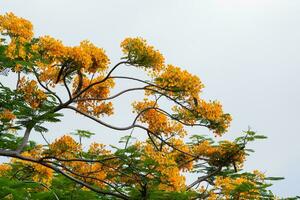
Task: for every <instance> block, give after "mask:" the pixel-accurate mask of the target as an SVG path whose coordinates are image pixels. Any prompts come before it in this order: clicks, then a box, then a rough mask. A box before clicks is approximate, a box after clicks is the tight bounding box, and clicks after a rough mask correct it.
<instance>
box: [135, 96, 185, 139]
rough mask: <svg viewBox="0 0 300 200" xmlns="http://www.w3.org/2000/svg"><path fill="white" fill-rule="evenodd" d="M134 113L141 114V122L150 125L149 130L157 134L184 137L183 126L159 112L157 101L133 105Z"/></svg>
mask: <svg viewBox="0 0 300 200" xmlns="http://www.w3.org/2000/svg"><path fill="white" fill-rule="evenodd" d="M133 108H134V112H136V113H138V114H139V113H141V114H140V117H139V121H140V122H142V123H146V124H148V129H149V130H150V131H151V132H152V133H155V134H163V135H165V136H170V135H177V136H180V137H183V136H185V135H186V131H185V130H184V127H183V125H182V124H180V123H179V122H177V121H174V120H170V119H168V117H167V116H166V114H164V113H162V112H161V111H159V110H157V108H158V106H157V105H156V103H155V101H150V100H148V99H144V101H142V102H135V103H133Z"/></svg>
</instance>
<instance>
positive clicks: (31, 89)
mask: <svg viewBox="0 0 300 200" xmlns="http://www.w3.org/2000/svg"><path fill="white" fill-rule="evenodd" d="M18 90H19V91H21V92H22V93H23V95H24V96H23V97H24V99H25V101H26V102H27V103H28V104H29V105H30V106H31V107H32V108H34V109H36V108H38V107H39V106H40V105H41V104H42V103H43V101H45V100H46V99H47V95H46V94H45V93H44V92H43V90H41V89H39V88H38V86H37V82H36V81H34V80H27V79H26V78H25V77H22V78H21V79H20V82H19V88H18Z"/></svg>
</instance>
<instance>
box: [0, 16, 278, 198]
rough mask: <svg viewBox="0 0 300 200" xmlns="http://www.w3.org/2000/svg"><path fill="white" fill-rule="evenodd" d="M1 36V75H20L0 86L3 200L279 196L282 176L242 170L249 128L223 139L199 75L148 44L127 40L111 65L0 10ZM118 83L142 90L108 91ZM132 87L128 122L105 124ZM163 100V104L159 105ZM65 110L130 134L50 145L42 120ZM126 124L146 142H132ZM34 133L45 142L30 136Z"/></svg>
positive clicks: (80, 133) (100, 53)
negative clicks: (123, 70)
mask: <svg viewBox="0 0 300 200" xmlns="http://www.w3.org/2000/svg"><path fill="white" fill-rule="evenodd" d="M0 39H1V43H0V71H1V76H11V77H17V78H15V79H13V78H12V80H15V84H14V85H15V87H11V86H8V85H4V84H3V83H2V82H0V156H6V157H10V158H11V159H10V161H9V162H8V163H2V164H0V198H2V199H84V198H86V199H178V200H179V199H180V200H181V199H208V200H214V199H241V200H242V199H277V197H276V196H275V195H274V194H273V193H272V192H271V191H270V190H269V189H268V188H269V187H270V186H271V185H272V184H271V181H273V180H278V179H281V178H278V177H267V176H266V175H265V174H264V173H262V172H260V171H258V170H254V171H252V172H246V171H245V170H244V169H243V164H244V162H245V160H246V157H247V156H248V155H249V154H250V153H251V152H253V150H251V149H249V148H247V144H248V143H249V142H253V141H255V140H258V139H265V138H266V137H265V136H262V135H257V134H256V133H255V132H254V131H251V130H246V131H244V132H242V133H241V136H240V137H238V138H236V139H234V140H233V141H228V140H222V139H221V136H222V135H223V134H225V133H226V132H227V130H228V128H229V125H230V122H231V120H232V118H231V115H230V114H228V113H226V112H225V111H223V108H222V105H221V103H220V102H219V101H211V100H205V99H204V98H202V96H201V92H202V91H203V89H204V84H203V83H202V82H201V80H200V79H199V77H198V76H196V75H193V74H191V73H189V72H188V71H186V70H183V69H181V68H180V67H177V66H174V65H171V64H166V63H165V59H164V57H163V55H162V54H161V53H160V52H159V51H158V50H156V49H155V48H154V47H153V46H151V45H149V44H148V43H147V42H146V40H144V39H142V38H139V37H136V38H126V39H124V40H123V41H122V42H121V44H120V47H121V49H122V52H123V55H122V56H121V59H120V62H118V63H116V64H115V65H112V64H111V62H110V60H109V57H108V56H107V55H106V53H105V51H104V49H102V48H99V47H97V46H95V45H94V44H93V43H91V42H90V41H87V40H84V41H82V42H80V44H79V45H78V46H66V45H64V44H63V43H62V41H60V40H57V39H55V38H53V37H51V36H41V37H34V33H33V26H32V24H31V23H30V22H29V21H28V20H26V19H23V18H21V17H18V16H15V15H14V14H13V13H6V14H4V15H0ZM119 67H132V68H134V69H135V70H139V71H145V72H146V74H147V76H148V79H149V80H145V79H140V78H138V77H133V76H126V74H119V75H118V73H117V70H116V69H117V68H119ZM118 80H126V81H131V82H133V83H136V84H137V85H139V86H136V87H131V88H127V89H125V90H121V91H119V92H117V93H115V94H111V90H112V88H114V86H115V84H116V81H118ZM141 84H142V85H143V86H140V85H141ZM62 91H63V92H62ZM137 91H144V95H145V97H144V99H143V100H140V101H134V102H131V103H132V104H131V106H132V111H133V113H134V114H135V118H134V119H132V120H130V119H128V118H126V117H125V116H124V121H128V126H125V127H117V126H115V125H113V124H111V123H109V122H106V121H104V120H103V117H105V116H110V117H113V115H114V107H113V100H114V99H116V98H120V97H121V96H122V95H123V94H125V93H134V92H137ZM165 102H168V103H167V104H166V105H169V107H168V108H165V107H166V106H163V107H160V105H165ZM124 106H125V104H124ZM128 106H130V104H129V105H128ZM63 110H72V111H74V119H76V117H77V116H78V115H82V116H84V117H86V118H88V119H90V120H92V121H94V122H95V123H98V124H100V125H102V126H104V127H108V128H110V129H112V130H117V131H123V132H124V133H128V131H129V132H130V133H129V135H126V136H124V137H122V138H121V139H120V145H119V146H112V145H109V144H105V141H95V142H93V143H92V144H90V145H89V146H85V145H84V143H82V140H83V139H84V138H91V137H94V135H95V134H100V133H92V132H90V131H88V130H84V128H85V127H82V128H83V129H82V130H74V132H73V133H69V134H66V135H61V137H59V138H57V139H56V140H55V141H53V142H49V141H48V140H47V134H48V133H47V132H48V129H47V126H46V125H45V123H46V122H47V123H59V122H60V121H61V118H62V116H63V113H62V111H63ZM186 127H193V128H194V129H195V130H197V128H199V127H202V128H207V130H208V132H210V133H209V134H210V135H204V134H196V135H191V134H189V133H188V131H187V129H186ZM133 130H135V131H138V132H140V134H145V135H146V136H147V139H145V140H135V139H134V138H133V136H132V131H133ZM201 130H202V129H201ZM126 131H127V132H126ZM32 133H34V134H36V133H39V134H41V135H42V136H43V138H44V139H45V143H44V144H38V143H37V142H36V141H34V140H30V139H33V138H34V135H32ZM216 138H217V140H216ZM187 174H188V175H189V176H190V177H192V178H193V180H192V181H187V180H186V176H187ZM188 182H190V183H188Z"/></svg>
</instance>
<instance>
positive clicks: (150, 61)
mask: <svg viewBox="0 0 300 200" xmlns="http://www.w3.org/2000/svg"><path fill="white" fill-rule="evenodd" d="M121 48H122V51H123V53H124V54H125V57H124V58H125V59H127V60H128V62H129V63H130V64H132V65H136V66H138V67H143V68H145V69H148V70H150V71H153V72H154V73H157V72H159V71H161V70H162V69H163V68H164V57H163V55H162V54H161V53H160V52H159V51H157V50H155V49H154V47H153V46H150V45H148V44H147V42H146V40H144V39H142V38H139V37H137V38H126V39H125V40H124V41H123V42H122V43H121Z"/></svg>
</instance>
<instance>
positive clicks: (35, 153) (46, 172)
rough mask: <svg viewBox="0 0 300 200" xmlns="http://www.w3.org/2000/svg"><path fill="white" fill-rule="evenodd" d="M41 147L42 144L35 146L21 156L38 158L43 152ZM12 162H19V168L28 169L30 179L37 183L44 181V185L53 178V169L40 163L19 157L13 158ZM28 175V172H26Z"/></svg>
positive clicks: (49, 182) (49, 183) (48, 183)
mask: <svg viewBox="0 0 300 200" xmlns="http://www.w3.org/2000/svg"><path fill="white" fill-rule="evenodd" d="M43 151H44V149H43V147H42V145H38V146H36V147H35V148H34V149H32V150H30V151H25V152H23V153H22V156H24V157H28V158H33V159H39V158H41V157H42V154H43ZM12 163H15V164H21V166H20V167H21V168H22V169H23V170H24V171H26V170H28V173H31V177H32V180H33V181H35V182H39V183H44V184H46V185H51V181H52V178H53V170H52V169H50V168H48V167H45V166H43V165H41V164H38V163H34V162H30V161H25V160H20V159H13V160H12ZM27 175H28V174H27Z"/></svg>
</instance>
